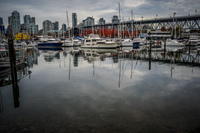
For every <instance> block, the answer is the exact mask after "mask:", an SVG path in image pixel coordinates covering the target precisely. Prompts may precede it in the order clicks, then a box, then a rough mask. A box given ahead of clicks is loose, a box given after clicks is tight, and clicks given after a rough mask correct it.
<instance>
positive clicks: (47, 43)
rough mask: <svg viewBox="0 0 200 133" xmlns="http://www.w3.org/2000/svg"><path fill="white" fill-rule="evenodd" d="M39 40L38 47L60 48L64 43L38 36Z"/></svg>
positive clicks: (50, 37)
mask: <svg viewBox="0 0 200 133" xmlns="http://www.w3.org/2000/svg"><path fill="white" fill-rule="evenodd" d="M37 38H38V44H37V46H38V47H60V46H62V44H63V42H61V41H57V40H56V39H55V38H53V37H52V36H37Z"/></svg>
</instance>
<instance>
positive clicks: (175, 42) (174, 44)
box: [162, 39, 185, 47]
mask: <svg viewBox="0 0 200 133" xmlns="http://www.w3.org/2000/svg"><path fill="white" fill-rule="evenodd" d="M162 43H163V45H164V42H162ZM166 46H167V47H185V45H184V44H183V43H182V42H179V41H178V40H176V39H174V40H172V39H167V40H166Z"/></svg>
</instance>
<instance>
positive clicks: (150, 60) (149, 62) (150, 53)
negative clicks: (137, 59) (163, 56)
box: [149, 39, 152, 70]
mask: <svg viewBox="0 0 200 133" xmlns="http://www.w3.org/2000/svg"><path fill="white" fill-rule="evenodd" d="M151 45H152V39H151V40H150V45H149V70H151Z"/></svg>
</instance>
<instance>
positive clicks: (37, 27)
mask: <svg viewBox="0 0 200 133" xmlns="http://www.w3.org/2000/svg"><path fill="white" fill-rule="evenodd" d="M35 27H36V34H38V32H39V26H38V25H35Z"/></svg>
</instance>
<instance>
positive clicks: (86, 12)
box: [0, 0, 200, 29]
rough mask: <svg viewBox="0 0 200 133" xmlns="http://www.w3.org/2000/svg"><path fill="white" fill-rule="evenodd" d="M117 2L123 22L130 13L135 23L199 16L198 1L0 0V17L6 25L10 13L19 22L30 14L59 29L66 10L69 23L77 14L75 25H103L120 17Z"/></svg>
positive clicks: (37, 22) (39, 20) (63, 21)
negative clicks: (85, 22) (89, 20)
mask: <svg viewBox="0 0 200 133" xmlns="http://www.w3.org/2000/svg"><path fill="white" fill-rule="evenodd" d="M118 2H119V3H120V9H121V16H122V17H123V19H124V21H127V20H128V19H129V18H131V10H133V17H134V19H135V20H141V16H143V17H144V18H143V19H155V17H156V14H157V15H158V17H157V18H163V17H170V16H173V15H172V14H173V12H176V16H187V15H188V14H190V15H194V14H195V10H197V14H198V15H200V0H118V1H116V0H15V1H13V0H0V17H2V18H3V22H4V24H5V25H6V26H7V25H8V16H11V13H12V12H13V11H15V10H16V11H18V12H19V13H20V18H21V19H20V21H21V23H24V20H23V16H24V15H30V16H31V17H35V18H36V24H38V25H39V29H41V28H42V27H41V25H42V22H43V21H44V20H50V21H52V22H55V21H58V22H59V28H61V25H62V24H63V23H65V24H66V23H67V15H66V11H68V17H69V22H70V25H72V24H71V20H72V13H76V14H77V19H78V23H80V22H81V21H82V20H84V19H86V18H87V17H89V16H90V17H92V16H93V17H94V19H95V24H97V21H98V20H99V18H101V17H103V18H104V19H105V20H106V23H109V22H111V19H112V16H113V15H119V7H118Z"/></svg>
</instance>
